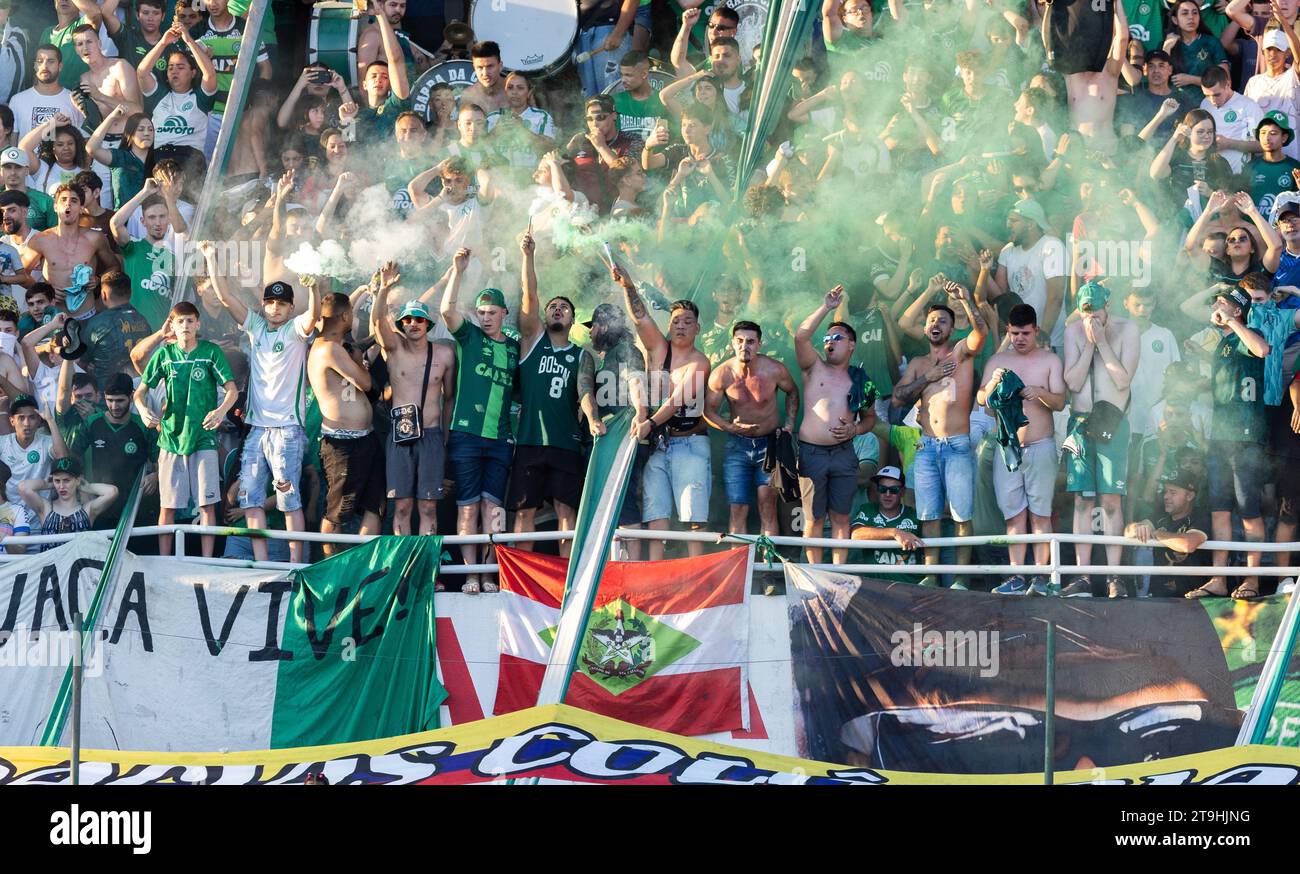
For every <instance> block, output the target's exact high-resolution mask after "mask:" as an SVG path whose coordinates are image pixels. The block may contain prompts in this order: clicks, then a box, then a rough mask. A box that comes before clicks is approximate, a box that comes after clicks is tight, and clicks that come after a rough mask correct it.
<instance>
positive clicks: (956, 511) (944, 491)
mask: <svg viewBox="0 0 1300 874" xmlns="http://www.w3.org/2000/svg"><path fill="white" fill-rule="evenodd" d="M944 291H946V292H948V296H949V298H950V299H951V300H952V301H953V303H955V304H957V305H958V306H960V307H961V308H962V311H963V312H965V314H966V318H968V319H969V320H970V323H971V332H970V333H969V334H967V335H966V337H965V339H963V340H962V341H961V342H959V343H954V342H953V340H952V331H953V326H954V323H955V322H956V316H955V314H954V313H953V311H952V309H951V308H950V307H948V306H946V305H945V304H941V303H937V304H931V305H930V308H929V310H928V311H927V312H926V315H925V334H926V339H928V340H929V341H930V353H929V354H928V355H924V356H921V357H918V358H914V359H912V360H911V361H910V362H908V365H907V371H906V372H905V373H904V374H903V378H902V380H901V384H900V385H896V386H894V397H893V404H894V406H896V407H900V408H902V409H908V408H910V407H911V406H912V405H913V404H915V403H916V402H917V400H918V399H919V400H920V401H921V412H920V416H919V417H918V418H919V421H920V424H921V445H920V448H919V449H917V452H916V460H915V461H914V462H913V466H912V476H913V479H914V480H915V489H916V515H917V518H919V519H920V520H921V534H922V537H924V538H925V539H929V538H931V537H938V536H939V534H940V528H941V519H942V517H943V505H944V501H945V500H946V501H947V503H948V509H949V511H950V514H951V516H952V521H953V522H954V523H955V524H956V528H957V536H958V537H969V536H970V535H971V534H972V533H973V528H972V526H971V518H972V516H973V513H974V509H975V493H974V483H975V453H974V451H973V450H972V448H971V442H970V413H971V401H972V400H973V398H974V394H975V363H974V358H975V355H976V354H978V353H979V351H980V348H981V347H982V346H983V345H984V338H985V337H986V336H987V335H988V323H987V322H986V321H985V320H984V316H983V315H982V314H981V313H980V311H979V310H978V309H977V308H975V307H974V306H972V304H971V295H970V291H969V289H967V288H966V287H965V286H963V285H960V284H958V283H956V282H951V281H949V282H947V283H945V284H944ZM969 562H970V547H969V546H959V547H957V563H958V564H968V563H969ZM925 563H926V564H938V563H939V550H938V549H927V550H926V551H925ZM921 585H922V586H937V585H939V579H938V577H937V576H935V575H934V574H930V575H927V576H926V577H925V578H924V579H922V580H921ZM953 588H955V589H964V588H966V585H965V581H964V580H962V579H960V578H958V579H957V580H955V581H954V582H953Z"/></svg>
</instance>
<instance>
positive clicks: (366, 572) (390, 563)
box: [271, 536, 447, 747]
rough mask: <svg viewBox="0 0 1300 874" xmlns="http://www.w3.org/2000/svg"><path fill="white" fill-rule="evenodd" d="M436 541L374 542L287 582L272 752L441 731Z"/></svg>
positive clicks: (438, 542)
mask: <svg viewBox="0 0 1300 874" xmlns="http://www.w3.org/2000/svg"><path fill="white" fill-rule="evenodd" d="M441 555H442V538H441V537H436V536H432V537H378V538H376V539H374V540H372V541H370V542H369V543H367V544H365V545H363V546H357V547H354V548H352V549H349V550H348V551H346V552H341V553H339V554H337V555H335V556H332V557H331V558H328V559H326V560H325V561H322V562H319V563H317V564H315V565H312V566H311V567H309V568H306V569H304V570H300V571H295V572H294V580H293V597H292V601H291V604H290V609H289V613H288V615H287V616H286V617H285V626H284V635H283V643H282V644H281V648H282V649H283V650H285V651H286V652H287V653H288V654H290V655H291V656H292V658H282V659H281V661H280V666H279V673H278V676H277V681H276V689H275V713H274V717H273V720H272V725H271V746H272V747H294V746H311V745H315V744H325V743H345V742H348V741H357V740H369V739H371V738H377V737H391V736H393V735H399V734H409V733H411V732H417V731H427V730H429V729H433V728H437V727H438V707H439V705H441V704H442V702H443V700H444V699H445V698H446V697H447V692H446V690H445V689H443V687H442V684H441V683H439V682H438V674H437V656H436V649H435V637H434V627H435V626H434V607H433V588H434V581H435V580H436V579H437V576H438V562H439V558H440V556H441Z"/></svg>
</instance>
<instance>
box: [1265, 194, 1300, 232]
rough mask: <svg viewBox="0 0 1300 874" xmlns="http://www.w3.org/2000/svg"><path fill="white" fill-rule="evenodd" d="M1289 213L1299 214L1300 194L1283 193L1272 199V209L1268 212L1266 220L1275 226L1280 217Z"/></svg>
mask: <svg viewBox="0 0 1300 874" xmlns="http://www.w3.org/2000/svg"><path fill="white" fill-rule="evenodd" d="M1289 212H1294V213H1300V192H1295V191H1283V192H1282V193H1281V194H1279V195H1278V196H1277V197H1275V198H1273V208H1272V209H1270V210H1269V212H1268V220H1269V221H1270V222H1272V223H1273V224H1277V223H1278V222H1279V221H1280V220H1281V219H1282V216H1284V215H1286V214H1287V213H1289Z"/></svg>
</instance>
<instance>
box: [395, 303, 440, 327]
mask: <svg viewBox="0 0 1300 874" xmlns="http://www.w3.org/2000/svg"><path fill="white" fill-rule="evenodd" d="M407 316H415V317H416V318H417V319H424V320H425V321H426V322H432V321H433V319H432V318H431V317H430V316H429V308H428V307H426V306H425V305H424V304H422V303H420V302H419V301H418V300H410V301H407V302H406V306H404V307H402V311H401V312H400V313H398V314H397V321H399V322H400V321H401V320H402V319H404V318H406V317H407Z"/></svg>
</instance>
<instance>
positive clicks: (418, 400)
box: [370, 261, 456, 534]
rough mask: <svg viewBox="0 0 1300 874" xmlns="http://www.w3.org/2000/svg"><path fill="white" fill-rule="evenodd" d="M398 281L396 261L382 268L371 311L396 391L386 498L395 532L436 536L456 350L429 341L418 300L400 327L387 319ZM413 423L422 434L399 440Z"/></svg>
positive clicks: (424, 309) (373, 330) (423, 309)
mask: <svg viewBox="0 0 1300 874" xmlns="http://www.w3.org/2000/svg"><path fill="white" fill-rule="evenodd" d="M399 279H401V274H400V273H398V271H397V265H396V264H393V263H392V262H391V261H390V262H389V263H388V264H385V265H384V266H383V268H382V269H381V270H380V275H379V291H378V293H377V294H376V295H375V303H374V306H373V307H372V308H371V310H370V332H371V333H372V334H373V335H374V336H375V337H376V338H378V340H379V348H380V349H381V350H382V351H383V354H384V360H385V361H386V362H387V363H388V382H389V384H390V385H391V386H392V390H393V411H392V414H393V433H392V442H390V443H389V445H388V456H387V465H386V468H385V469H386V471H387V478H388V497H390V498H392V499H393V500H394V502H395V503H394V505H393V533H394V534H433V533H434V532H435V531H436V529H437V527H438V499H439V498H441V497H442V494H443V490H442V481H443V473H444V471H445V469H446V464H447V449H446V434H447V430H446V427H445V425H446V423H445V422H444V418H445V416H444V414H446V413H450V411H451V394H452V386H454V385H455V384H456V353H455V352H453V351H452V350H451V348H450V347H449V346H447V345H445V344H443V343H436V342H433V341H431V340H430V339H429V328H430V327H431V326H432V324H433V319H432V318H431V317H430V316H429V310H428V308H427V307H426V306H425V305H424V304H422V303H419V302H418V301H412V302H411V303H408V304H407V305H406V306H404V307H403V308H402V311H401V312H400V313H398V314H397V325H398V327H397V328H396V329H395V328H394V327H393V325H392V324H390V323H389V321H388V292H389V291H390V290H391V289H392V287H393V286H394V285H396V284H397V281H398V280H399ZM399 331H400V333H399ZM426 371H427V373H428V379H427V380H426V379H425V373H426ZM414 424H418V425H419V426H420V427H419V429H418V430H419V432H420V434H419V436H418V437H414V436H408V437H407V439H405V440H402V441H401V442H398V441H399V440H401V438H402V437H403V436H404V434H412V433H413V432H414V431H415V430H416V429H415V428H413V427H411V426H412V425H414ZM412 504H414V506H415V509H416V510H417V512H418V513H419V517H420V527H419V530H418V531H412V530H411V524H410V520H411V509H412Z"/></svg>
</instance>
